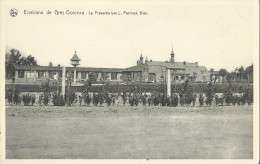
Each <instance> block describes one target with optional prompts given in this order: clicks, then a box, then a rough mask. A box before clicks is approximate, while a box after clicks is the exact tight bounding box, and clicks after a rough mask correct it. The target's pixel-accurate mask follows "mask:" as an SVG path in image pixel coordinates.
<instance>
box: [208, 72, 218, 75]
mask: <svg viewBox="0 0 260 164" xmlns="http://www.w3.org/2000/svg"><path fill="white" fill-rule="evenodd" d="M209 73H210V74H211V75H218V73H219V71H209Z"/></svg>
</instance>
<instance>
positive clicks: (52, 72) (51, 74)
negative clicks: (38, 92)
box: [49, 71, 56, 79]
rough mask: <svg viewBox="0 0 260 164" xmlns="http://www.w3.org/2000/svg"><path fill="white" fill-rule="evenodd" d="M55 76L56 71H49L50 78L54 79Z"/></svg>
mask: <svg viewBox="0 0 260 164" xmlns="http://www.w3.org/2000/svg"><path fill="white" fill-rule="evenodd" d="M55 77H56V72H54V71H50V72H49V78H50V79H54V78H55Z"/></svg>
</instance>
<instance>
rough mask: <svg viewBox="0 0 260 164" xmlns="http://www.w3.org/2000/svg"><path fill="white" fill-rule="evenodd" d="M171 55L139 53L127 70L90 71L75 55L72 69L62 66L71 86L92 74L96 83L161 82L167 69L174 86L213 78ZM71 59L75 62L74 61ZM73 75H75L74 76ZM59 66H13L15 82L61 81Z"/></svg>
mask: <svg viewBox="0 0 260 164" xmlns="http://www.w3.org/2000/svg"><path fill="white" fill-rule="evenodd" d="M174 56H175V54H174V52H173V51H172V52H171V54H170V60H169V61H153V60H149V61H148V60H147V57H146V59H145V60H144V59H143V55H142V54H141V56H140V58H139V60H137V63H136V65H135V66H132V67H129V68H125V69H123V68H92V67H77V65H79V61H80V59H79V58H78V56H77V55H76V52H75V54H74V56H73V57H72V59H71V60H72V62H75V61H76V62H77V65H73V66H74V67H66V77H68V75H69V74H70V77H72V78H73V79H74V83H75V82H76V83H81V82H82V83H84V81H86V80H88V79H89V74H90V73H91V74H94V76H95V77H96V78H97V81H115V82H120V81H121V82H123V81H136V82H151V83H153V82H163V81H166V77H167V75H166V74H167V73H166V72H167V69H171V72H170V74H171V79H172V81H173V82H175V83H182V82H184V81H185V80H186V79H189V80H190V81H192V82H206V81H209V80H212V79H214V78H213V77H215V76H217V75H215V74H214V75H213V73H210V72H209V71H208V70H207V68H206V67H205V66H199V64H198V62H195V63H190V62H186V61H184V62H176V61H175V59H174ZM74 59H75V61H74ZM74 74H76V75H75V76H74ZM61 75H62V67H54V66H53V67H50V66H15V77H14V82H15V83H40V82H41V81H42V80H46V79H49V80H61V77H62V76H61Z"/></svg>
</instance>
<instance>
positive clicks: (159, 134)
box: [6, 106, 253, 159]
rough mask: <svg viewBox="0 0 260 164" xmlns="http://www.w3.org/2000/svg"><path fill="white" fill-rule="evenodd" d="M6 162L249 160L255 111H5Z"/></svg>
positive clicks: (16, 108) (39, 108) (232, 108)
mask: <svg viewBox="0 0 260 164" xmlns="http://www.w3.org/2000/svg"><path fill="white" fill-rule="evenodd" d="M6 158H9V159H20V158H23V159H64V158H65V159H131V158H134V159H222V158H224V159H251V158H253V107H252V106H243V107H239V106H228V107H227V106H225V107H176V108H170V107H53V106H37V107H25V106H14V107H6Z"/></svg>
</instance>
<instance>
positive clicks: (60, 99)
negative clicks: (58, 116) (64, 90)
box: [52, 92, 66, 106]
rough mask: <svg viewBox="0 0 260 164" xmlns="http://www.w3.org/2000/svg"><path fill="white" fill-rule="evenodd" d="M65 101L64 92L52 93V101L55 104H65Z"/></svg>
mask: <svg viewBox="0 0 260 164" xmlns="http://www.w3.org/2000/svg"><path fill="white" fill-rule="evenodd" d="M65 102H66V101H65V97H64V96H63V95H62V94H60V93H56V92H54V93H53V94H52V103H53V105H54V106H65Z"/></svg>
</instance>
